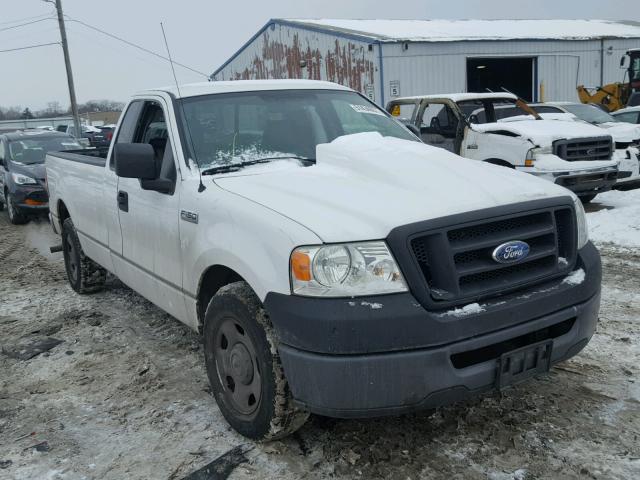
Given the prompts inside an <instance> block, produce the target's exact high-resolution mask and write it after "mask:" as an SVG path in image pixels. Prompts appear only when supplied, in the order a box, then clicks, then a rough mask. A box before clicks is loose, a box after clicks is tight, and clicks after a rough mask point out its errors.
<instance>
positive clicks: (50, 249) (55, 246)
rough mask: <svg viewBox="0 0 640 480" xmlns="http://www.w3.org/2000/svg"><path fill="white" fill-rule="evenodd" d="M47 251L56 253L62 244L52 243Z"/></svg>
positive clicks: (59, 250) (60, 249)
mask: <svg viewBox="0 0 640 480" xmlns="http://www.w3.org/2000/svg"><path fill="white" fill-rule="evenodd" d="M49 251H50V252H51V253H58V252H61V251H62V244H60V245H54V246H53V247H49Z"/></svg>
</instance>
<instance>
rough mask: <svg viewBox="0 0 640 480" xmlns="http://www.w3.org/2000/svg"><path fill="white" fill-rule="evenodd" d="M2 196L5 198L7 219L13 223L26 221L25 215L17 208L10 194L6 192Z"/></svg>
mask: <svg viewBox="0 0 640 480" xmlns="http://www.w3.org/2000/svg"><path fill="white" fill-rule="evenodd" d="M4 198H6V199H7V214H8V215H9V221H10V222H11V223H13V224H14V225H22V224H24V223H27V220H28V219H27V217H26V216H25V215H24V214H22V213H21V212H20V210H18V207H16V204H15V201H14V200H13V197H12V196H11V194H10V193H8V192H6V193H5V195H4Z"/></svg>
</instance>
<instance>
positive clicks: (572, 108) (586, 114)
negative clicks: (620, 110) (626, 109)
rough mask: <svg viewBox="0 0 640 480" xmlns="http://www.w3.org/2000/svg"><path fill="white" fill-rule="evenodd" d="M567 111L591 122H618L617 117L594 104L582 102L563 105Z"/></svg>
mask: <svg viewBox="0 0 640 480" xmlns="http://www.w3.org/2000/svg"><path fill="white" fill-rule="evenodd" d="M562 108H564V109H565V110H566V111H567V112H570V113H573V114H574V115H575V116H576V117H578V118H579V119H580V120H584V121H585V122H589V123H607V122H617V121H618V120H616V118H615V117H614V116H612V115H609V114H608V113H607V112H604V111H602V110H600V109H599V108H598V107H594V106H593V105H586V104H581V103H575V104H568V105H562Z"/></svg>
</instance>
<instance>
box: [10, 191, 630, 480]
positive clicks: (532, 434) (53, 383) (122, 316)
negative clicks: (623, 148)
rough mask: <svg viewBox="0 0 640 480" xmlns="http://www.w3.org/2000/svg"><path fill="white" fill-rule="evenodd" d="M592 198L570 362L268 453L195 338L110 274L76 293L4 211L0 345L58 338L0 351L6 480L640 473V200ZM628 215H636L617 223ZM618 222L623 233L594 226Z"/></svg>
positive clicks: (319, 423) (38, 228) (38, 229)
mask: <svg viewBox="0 0 640 480" xmlns="http://www.w3.org/2000/svg"><path fill="white" fill-rule="evenodd" d="M600 198H602V200H601V201H600V203H596V204H595V205H593V206H591V207H590V208H589V210H590V211H591V212H593V213H590V214H589V218H590V220H591V219H592V218H593V220H594V222H595V226H594V228H596V229H598V236H597V239H598V242H599V243H600V247H601V252H602V256H603V263H604V272H605V277H604V287H603V304H602V310H601V316H600V324H599V327H598V332H597V334H596V335H595V336H594V338H593V340H592V342H591V343H590V344H589V346H588V347H587V348H586V349H585V350H584V351H583V352H582V353H581V354H580V355H579V356H578V357H577V358H574V359H572V360H571V361H568V362H566V363H564V364H562V365H560V366H558V367H556V368H554V369H553V370H552V371H551V373H550V374H549V375H547V376H543V377H541V378H538V379H536V380H533V381H530V382H528V383H526V384H524V385H521V386H518V387H515V388H513V389H510V390H507V391H506V392H504V393H503V394H498V393H493V394H489V395H486V396H484V397H480V398H477V399H474V400H472V401H469V402H466V403H463V404H458V405H454V406H451V407H447V408H442V409H439V410H437V411H436V412H428V413H423V414H418V415H409V416H404V417H399V418H384V419H376V420H366V421H364V420H363V421H343V420H332V419H326V418H321V417H312V419H311V421H310V422H309V423H308V424H307V425H306V426H305V427H303V429H302V430H300V431H299V432H298V433H297V434H295V435H294V436H292V437H290V438H288V439H285V440H283V441H278V442H273V443H269V444H253V443H251V442H248V441H247V440H246V439H244V438H243V437H241V436H239V435H237V434H235V433H234V432H233V431H231V430H230V428H229V427H228V425H227V424H226V422H225V421H224V419H223V418H222V415H221V414H220V412H219V410H218V408H217V407H216V404H215V402H214V400H213V397H212V396H211V395H210V393H209V388H208V385H207V380H206V374H205V371H204V361H203V353H202V348H201V346H200V340H199V337H198V336H197V335H196V334H195V333H193V332H191V331H190V330H189V329H188V328H186V327H184V326H183V325H181V324H180V323H178V322H177V321H175V320H173V319H172V318H170V317H169V316H168V315H166V314H164V313H162V312H161V311H160V310H158V309H157V308H156V307H154V306H153V305H151V304H150V303H149V302H147V301H146V300H144V299H143V298H141V297H140V296H138V295H136V294H135V293H133V292H132V291H131V290H129V289H128V288H126V287H125V286H123V285H122V284H121V283H120V282H118V281H117V280H116V279H111V280H110V281H109V284H108V288H107V289H106V290H105V291H103V292H101V293H98V294H95V295H90V296H79V295H76V294H75V293H74V292H73V291H72V290H71V288H70V287H69V286H68V285H67V282H66V278H65V274H64V267H63V264H62V260H61V257H62V256H61V254H56V255H51V254H48V252H47V248H48V246H49V245H52V244H55V243H57V239H56V237H55V236H54V235H53V234H52V233H51V230H50V228H49V226H48V224H47V223H46V222H44V221H40V222H31V223H30V224H28V225H26V226H21V227H14V226H11V225H10V224H9V223H8V220H7V217H6V213H5V212H2V213H0V345H1V346H2V347H3V348H5V349H11V348H14V347H15V346H16V345H17V344H19V343H20V342H25V341H32V340H35V339H38V338H45V337H53V338H55V339H58V340H61V341H62V343H60V344H59V345H57V346H56V347H54V348H53V349H51V350H50V351H48V352H46V353H43V354H40V355H38V356H35V357H33V358H31V359H29V360H19V359H14V358H11V357H9V356H7V355H3V354H0V478H1V479H5V478H6V479H30V480H31V479H118V480H121V479H182V478H185V477H188V476H189V475H190V474H191V473H192V472H194V471H196V470H198V469H200V468H201V467H203V466H205V465H207V464H209V463H210V462H212V461H214V460H216V459H217V458H218V457H220V456H221V455H223V454H225V453H226V452H229V451H231V453H229V454H227V455H225V456H223V457H222V458H221V459H220V460H218V462H217V463H216V464H215V465H216V469H215V471H216V472H217V473H211V474H210V475H204V474H203V475H198V476H196V475H192V476H191V477H190V478H191V479H194V480H195V479H196V478H197V479H216V480H217V479H222V478H230V479H248V478H254V479H255V478H260V479H263V478H264V479H301V478H306V479H316V478H318V479H325V478H345V479H346V478H363V479H377V478H384V479H387V478H389V479H401V480H407V479H413V480H415V479H419V478H446V479H465V480H466V479H486V478H489V479H495V480H503V479H542V478H563V479H573V478H594V479H595V478H602V479H633V478H640V439H639V435H640V381H639V379H638V378H639V375H638V373H639V372H640V348H639V347H638V345H639V344H640V320H639V318H640V289H639V287H638V285H640V253H638V252H639V250H638V248H637V246H634V243H633V242H634V241H635V240H634V239H638V244H640V228H639V227H638V224H640V218H639V217H640V215H635V211H636V210H637V207H635V205H640V194H638V193H636V192H612V193H609V194H606V195H603V196H602V197H599V199H600ZM596 202H598V200H596ZM610 206H615V208H614V209H613V210H610V208H609V207H610ZM625 206H628V208H629V209H630V210H631V211H633V212H634V215H626V216H625V215H618V216H617V217H612V215H613V214H614V213H616V212H620V211H622V209H623V208H626V207H625ZM606 211H610V212H612V213H611V214H606V213H604V214H603V213H602V212H606ZM612 218H615V222H616V226H617V227H616V228H617V229H616V232H622V233H624V235H622V234H619V235H617V236H614V237H608V236H607V234H606V231H603V228H605V227H606V225H607V221H610V220H611V219H612ZM602 219H604V220H602ZM625 219H626V220H625ZM625 221H628V222H629V225H628V226H627V228H625V227H624V225H622V226H621V225H620V222H625ZM603 225H604V227H603ZM634 229H635V232H636V235H635V236H634V235H628V233H629V232H633V230H634ZM625 232H626V233H625ZM616 238H622V239H623V240H624V241H621V242H619V243H615V242H616ZM605 242H608V243H605ZM612 242H613V243H612ZM638 246H640V245H638ZM634 247H636V248H634ZM236 447H238V448H236ZM234 448H235V450H232V449H234Z"/></svg>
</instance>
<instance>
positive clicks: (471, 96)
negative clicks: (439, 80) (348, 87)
mask: <svg viewBox="0 0 640 480" xmlns="http://www.w3.org/2000/svg"><path fill="white" fill-rule="evenodd" d="M443 98H445V99H448V100H452V101H454V102H464V101H466V100H484V99H488V98H508V99H509V100H517V99H518V97H516V96H515V95H513V94H512V93H506V92H504V93H495V92H494V93H438V94H435V95H416V96H413V97H398V98H394V99H393V101H398V100H402V101H407V100H422V99H426V100H435V99H443Z"/></svg>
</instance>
